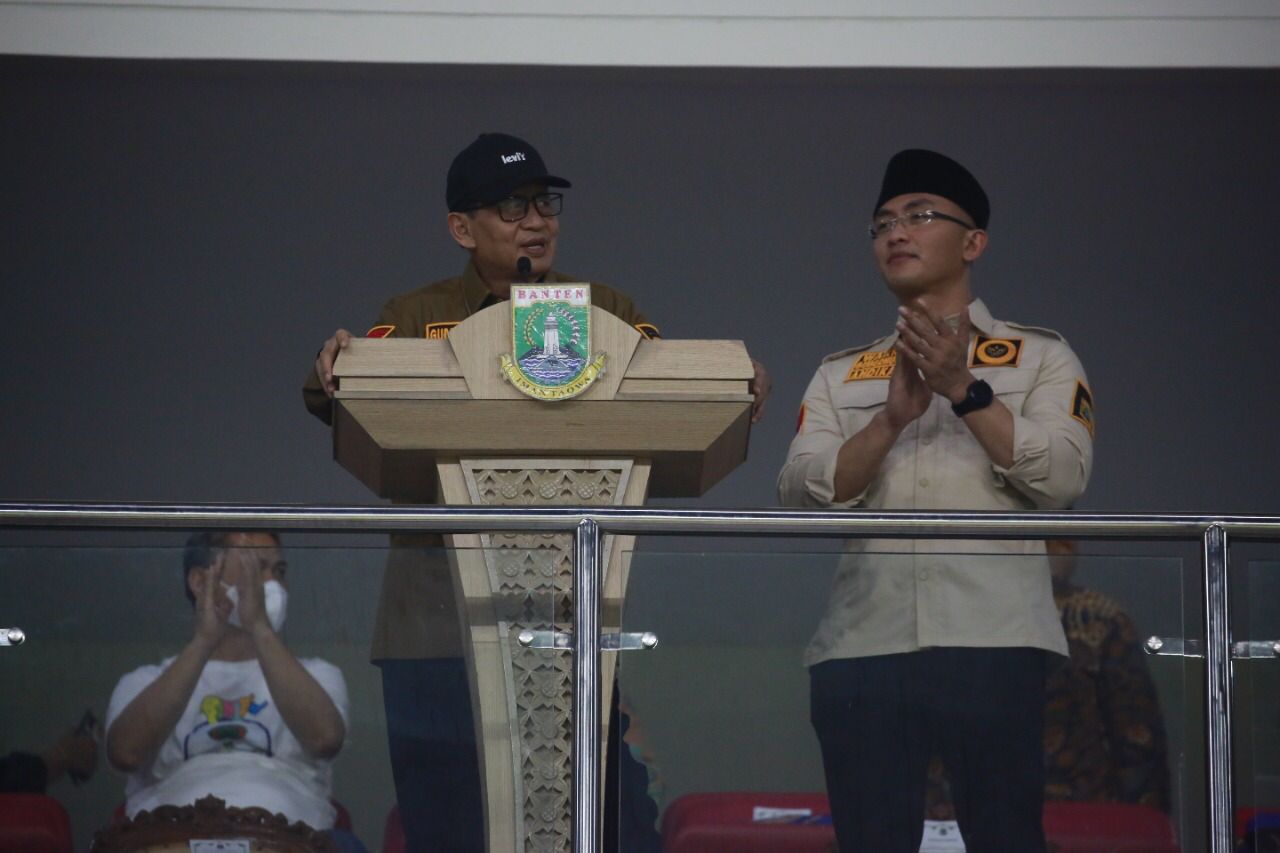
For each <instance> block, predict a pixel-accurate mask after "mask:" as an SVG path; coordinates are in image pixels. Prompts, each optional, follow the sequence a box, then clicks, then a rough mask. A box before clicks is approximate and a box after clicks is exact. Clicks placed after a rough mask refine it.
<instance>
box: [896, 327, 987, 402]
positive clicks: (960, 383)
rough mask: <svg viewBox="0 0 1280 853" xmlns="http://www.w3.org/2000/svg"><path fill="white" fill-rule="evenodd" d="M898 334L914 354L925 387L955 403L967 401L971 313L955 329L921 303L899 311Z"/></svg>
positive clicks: (969, 375)
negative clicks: (965, 399)
mask: <svg viewBox="0 0 1280 853" xmlns="http://www.w3.org/2000/svg"><path fill="white" fill-rule="evenodd" d="M898 313H899V314H900V315H901V316H900V317H899V318H898V334H899V335H900V336H901V338H902V340H903V342H904V343H905V344H906V345H907V348H908V349H910V350H911V351H912V352H913V353H915V362H916V366H917V367H918V368H919V369H920V375H921V376H923V377H924V381H925V384H926V385H928V386H929V389H930V390H931V391H933V392H934V393H935V394H941V395H942V396H944V397H946V398H947V399H948V400H950V401H951V402H952V403H958V402H960V401H961V400H963V399H964V396H965V393H966V392H967V391H968V390H969V385H970V384H972V382H973V374H972V373H970V372H969V367H968V358H969V329H970V328H971V327H970V325H969V311H968V309H965V311H964V312H963V313H961V314H960V316H959V322H958V323H956V324H955V325H954V327H953V326H952V324H951V323H948V322H947V321H946V320H944V319H943V318H942V317H940V316H939V315H937V314H935V313H933V312H932V311H930V310H929V309H927V308H925V307H924V306H923V305H920V304H918V303H916V304H912V305H904V306H902V307H901V308H899V309H898Z"/></svg>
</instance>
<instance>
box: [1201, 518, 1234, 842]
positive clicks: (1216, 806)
mask: <svg viewBox="0 0 1280 853" xmlns="http://www.w3.org/2000/svg"><path fill="white" fill-rule="evenodd" d="M1203 570H1204V632H1205V731H1206V736H1207V743H1206V753H1207V759H1208V765H1209V766H1208V771H1209V772H1208V786H1209V787H1208V791H1207V792H1206V795H1207V796H1206V799H1207V800H1208V804H1209V851H1210V853H1231V851H1232V850H1233V849H1234V846H1233V842H1232V820H1231V757H1232V756H1231V626H1230V624H1229V619H1230V612H1229V609H1228V608H1229V606H1230V599H1229V598H1228V596H1227V592H1228V590H1227V531H1226V528H1224V527H1223V526H1222V525H1219V524H1213V525H1210V526H1209V528H1208V529H1206V530H1205V532H1204V565H1203Z"/></svg>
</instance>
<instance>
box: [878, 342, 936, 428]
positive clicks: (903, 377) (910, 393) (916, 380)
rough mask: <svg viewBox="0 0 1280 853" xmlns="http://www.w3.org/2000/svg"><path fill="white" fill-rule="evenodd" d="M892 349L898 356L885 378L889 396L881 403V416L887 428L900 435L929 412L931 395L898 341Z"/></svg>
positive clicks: (904, 348) (913, 361) (909, 355)
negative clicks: (888, 375)
mask: <svg viewBox="0 0 1280 853" xmlns="http://www.w3.org/2000/svg"><path fill="white" fill-rule="evenodd" d="M894 350H896V351H897V353H898V363H897V364H896V365H894V368H893V375H891V376H890V377H889V397H888V400H887V401H886V402H885V406H884V413H885V417H886V418H888V420H889V426H890V427H892V428H893V430H894V431H895V432H902V430H904V429H906V427H907V425H908V424H910V423H911V422H912V421H914V420H915V419H916V418H918V417H920V416H921V415H923V414H924V413H925V412H926V411H928V410H929V403H931V402H932V401H933V392H932V391H931V390H929V386H928V385H926V384H925V382H924V377H922V376H921V375H920V371H919V369H918V368H917V367H916V363H915V358H914V356H913V355H912V354H911V352H910V350H909V349H908V348H907V347H906V345H905V344H903V342H902V339H901V338H899V339H898V342H897V343H896V344H894Z"/></svg>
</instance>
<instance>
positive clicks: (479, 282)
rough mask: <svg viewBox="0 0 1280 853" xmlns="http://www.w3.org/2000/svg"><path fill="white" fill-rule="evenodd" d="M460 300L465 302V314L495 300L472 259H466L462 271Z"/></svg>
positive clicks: (470, 313) (474, 311) (471, 312)
mask: <svg viewBox="0 0 1280 853" xmlns="http://www.w3.org/2000/svg"><path fill="white" fill-rule="evenodd" d="M462 300H463V302H465V303H466V304H467V316H470V315H472V314H475V313H476V312H477V311H479V310H480V309H482V308H488V307H489V306H490V305H492V304H493V302H494V301H496V298H495V297H493V293H492V292H490V290H489V285H487V284H485V283H484V279H482V278H481V277H480V271H479V270H478V269H476V264H475V261H472V260H468V261H467V268H466V269H465V270H463V272H462ZM486 300H487V301H486Z"/></svg>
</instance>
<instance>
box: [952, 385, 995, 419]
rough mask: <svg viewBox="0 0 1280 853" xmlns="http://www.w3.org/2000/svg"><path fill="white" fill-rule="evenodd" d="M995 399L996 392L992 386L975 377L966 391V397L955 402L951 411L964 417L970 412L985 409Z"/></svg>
mask: <svg viewBox="0 0 1280 853" xmlns="http://www.w3.org/2000/svg"><path fill="white" fill-rule="evenodd" d="M994 399H995V394H994V392H992V390H991V386H990V385H988V384H987V383H986V382H984V381H983V380H981V379H975V380H974V381H973V382H972V383H970V385H969V387H968V389H967V390H966V391H965V394H964V399H963V400H961V401H960V402H959V403H955V404H953V405H952V406H951V411H953V412H955V413H956V414H957V415H959V416H961V417H963V416H964V415H967V414H969V413H970V412H976V411H978V410H979V409H985V408H986V407H987V406H990V405H991V401H992V400H994Z"/></svg>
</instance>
